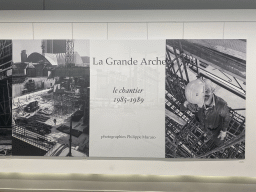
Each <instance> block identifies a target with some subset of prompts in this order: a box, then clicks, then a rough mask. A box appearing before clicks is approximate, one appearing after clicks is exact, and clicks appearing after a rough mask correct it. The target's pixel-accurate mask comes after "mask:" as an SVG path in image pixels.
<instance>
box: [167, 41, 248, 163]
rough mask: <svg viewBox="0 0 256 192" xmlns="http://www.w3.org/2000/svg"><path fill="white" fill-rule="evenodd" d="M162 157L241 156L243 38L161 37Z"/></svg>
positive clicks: (243, 75)
mask: <svg viewBox="0 0 256 192" xmlns="http://www.w3.org/2000/svg"><path fill="white" fill-rule="evenodd" d="M166 61H167V64H166V70H165V71H166V78H165V85H166V87H165V90H166V92H165V157H166V158H207V159H245V122H246V121H245V118H246V108H245V99H246V40H242V39H228V40H224V39H220V40H218V39H201V40H200V39H194V40H193V39H190V40H167V41H166Z"/></svg>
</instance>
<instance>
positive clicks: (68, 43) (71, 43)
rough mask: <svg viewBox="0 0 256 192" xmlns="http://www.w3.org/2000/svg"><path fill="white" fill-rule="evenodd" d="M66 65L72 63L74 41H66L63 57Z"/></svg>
mask: <svg viewBox="0 0 256 192" xmlns="http://www.w3.org/2000/svg"><path fill="white" fill-rule="evenodd" d="M65 63H66V65H70V64H73V63H74V41H73V40H66V55H65Z"/></svg>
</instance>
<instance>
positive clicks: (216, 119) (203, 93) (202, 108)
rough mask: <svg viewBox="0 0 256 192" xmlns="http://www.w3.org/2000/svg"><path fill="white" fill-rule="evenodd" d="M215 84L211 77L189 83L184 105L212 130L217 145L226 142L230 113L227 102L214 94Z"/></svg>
mask: <svg viewBox="0 0 256 192" xmlns="http://www.w3.org/2000/svg"><path fill="white" fill-rule="evenodd" d="M214 91H215V86H214V84H213V83H212V81H210V80H209V79H204V80H202V79H197V80H194V81H191V82H189V83H188V84H187V86H186V88H185V96H186V99H187V101H185V102H184V103H183V106H182V107H181V110H182V108H183V110H184V107H185V108H186V109H189V110H190V111H191V112H193V113H194V114H195V117H196V119H197V120H198V121H199V122H200V124H201V126H202V127H203V129H205V130H206V129H208V130H210V131H211V132H212V138H211V139H212V140H213V142H214V143H215V144H216V146H220V145H222V144H223V143H224V139H225V137H226V135H227V128H228V126H229V122H230V114H229V108H228V106H227V103H226V102H225V101H224V100H223V99H222V98H220V97H218V96H216V95H215V94H214Z"/></svg>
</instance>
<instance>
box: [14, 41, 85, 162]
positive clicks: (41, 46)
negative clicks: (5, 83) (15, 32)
mask: <svg viewBox="0 0 256 192" xmlns="http://www.w3.org/2000/svg"><path fill="white" fill-rule="evenodd" d="M89 56H90V42H89V40H14V41H13V77H12V82H13V84H12V113H13V131H12V136H13V153H12V154H13V155H14V156H73V157H81V156H82V157H85V156H88V155H89V106H90V105H89V97H90V57H89Z"/></svg>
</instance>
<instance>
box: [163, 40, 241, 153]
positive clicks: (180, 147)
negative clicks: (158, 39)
mask: <svg viewBox="0 0 256 192" xmlns="http://www.w3.org/2000/svg"><path fill="white" fill-rule="evenodd" d="M166 61H167V65H166V97H165V107H166V109H167V110H168V111H170V112H171V113H173V114H174V115H176V116H178V117H179V118H182V119H183V120H184V121H185V122H186V124H185V125H182V124H180V123H178V121H177V120H175V119H173V118H170V117H168V116H166V121H165V123H166V157H169V158H175V157H179V158H180V157H195V158H244V155H245V117H243V116H242V115H240V114H238V113H237V112H236V111H235V110H234V109H231V108H230V115H231V121H230V124H229V127H228V129H227V136H226V138H225V141H224V144H223V145H222V146H220V147H217V146H215V144H214V143H213V141H212V140H211V137H212V133H211V132H210V131H207V130H205V129H202V128H201V127H200V125H199V123H198V122H197V121H196V120H195V117H194V115H193V114H192V113H191V112H190V111H189V110H187V111H180V105H181V104H182V103H183V102H184V101H185V100H186V99H185V86H186V84H187V83H188V82H189V75H188V68H189V69H190V70H192V71H193V72H194V73H195V75H196V76H197V77H201V78H204V77H207V78H209V79H211V80H212V81H213V82H215V83H217V84H218V85H219V86H221V87H222V88H224V89H226V90H228V91H230V92H231V93H233V94H235V95H237V96H239V97H241V98H243V99H245V90H244V89H243V88H242V86H241V85H240V84H239V82H238V81H237V79H236V77H233V78H234V80H235V82H236V83H237V85H234V84H230V82H226V81H225V82H223V81H224V80H223V81H221V80H220V78H219V77H216V76H214V75H213V74H211V75H212V76H210V75H208V74H207V73H201V72H200V71H202V70H204V71H205V72H207V70H205V67H207V65H208V64H206V65H204V64H201V65H199V59H198V58H195V57H193V56H191V55H189V54H188V53H185V51H184V50H183V48H182V45H181V43H180V42H178V41H176V42H175V43H173V44H171V45H170V44H167V47H166ZM200 63H202V62H200ZM199 69H200V70H199ZM222 72H223V71H222ZM210 77H212V78H210ZM228 83H229V84H228ZM234 87H235V88H234ZM237 110H243V109H237Z"/></svg>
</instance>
